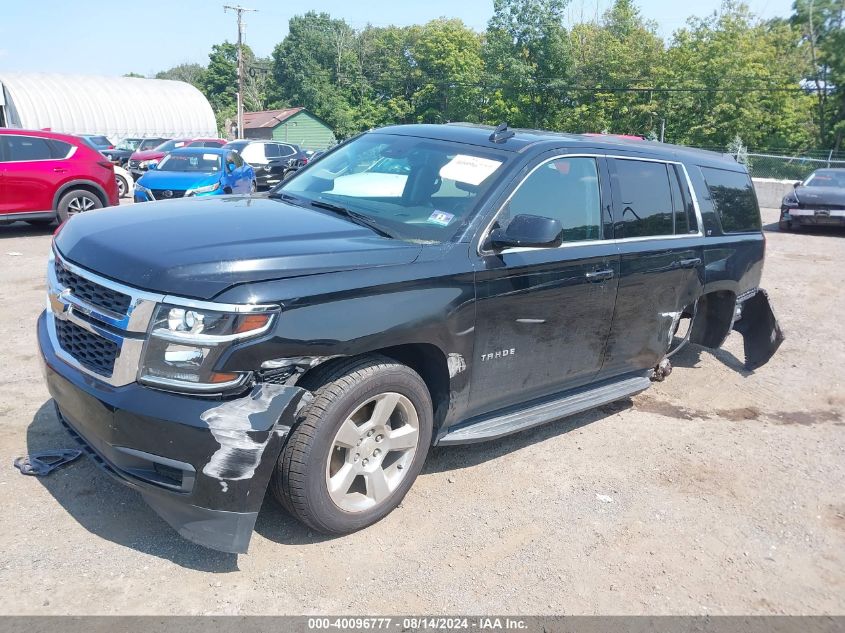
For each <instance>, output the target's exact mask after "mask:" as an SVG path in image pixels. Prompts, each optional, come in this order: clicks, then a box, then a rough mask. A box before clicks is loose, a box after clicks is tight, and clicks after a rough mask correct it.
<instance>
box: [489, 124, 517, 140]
mask: <svg viewBox="0 0 845 633" xmlns="http://www.w3.org/2000/svg"><path fill="white" fill-rule="evenodd" d="M514 136H516V132H514V131H513V130H509V129H508V124H507V123H499V125H498V126H496V129H495V130H493V133H492V134H491V135H490V142H491V143H504V142H505V141H507V140H508V139H509V138H513V137H514Z"/></svg>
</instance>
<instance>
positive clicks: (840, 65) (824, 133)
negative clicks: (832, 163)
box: [791, 0, 845, 150]
mask: <svg viewBox="0 0 845 633" xmlns="http://www.w3.org/2000/svg"><path fill="white" fill-rule="evenodd" d="M791 21H792V24H793V25H795V26H796V27H797V28H798V29H799V30H800V33H801V36H802V39H803V41H804V42H805V44H806V46H805V48H804V50H805V51H806V55H807V58H808V63H809V66H810V68H809V72H808V75H807V78H808V79H809V80H810V82H809V84H810V86H811V87H812V88H814V89H815V98H816V120H817V121H818V128H819V132H818V138H819V142H820V145H821V146H822V147H825V146H826V147H833V148H834V149H837V150H838V149H839V148H840V147H841V146H842V140H843V137H845V0H795V2H794V3H793V15H792V20H791Z"/></svg>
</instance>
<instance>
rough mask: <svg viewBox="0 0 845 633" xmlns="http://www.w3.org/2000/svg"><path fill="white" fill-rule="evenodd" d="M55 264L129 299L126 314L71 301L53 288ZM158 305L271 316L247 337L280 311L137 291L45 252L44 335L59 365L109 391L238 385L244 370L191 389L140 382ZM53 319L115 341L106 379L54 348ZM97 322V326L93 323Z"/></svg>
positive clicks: (56, 286)
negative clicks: (109, 387)
mask: <svg viewBox="0 0 845 633" xmlns="http://www.w3.org/2000/svg"><path fill="white" fill-rule="evenodd" d="M57 260H58V262H59V263H60V264H61V265H62V266H63V267H64V268H66V269H67V270H68V271H70V272H71V273H73V274H75V275H78V276H79V277H82V278H84V279H86V280H88V281H91V282H93V283H96V284H98V285H101V286H103V287H105V288H108V289H109V290H113V291H115V292H119V293H122V294H125V295H127V296H129V297H130V304H129V308H128V309H127V314H126V315H120V314H117V313H114V312H111V311H109V310H104V309H103V308H98V307H97V306H93V305H91V304H90V303H88V302H86V301H83V300H81V299H79V298H78V297H74V296H73V295H72V294H71V293H70V291H69V289H67V288H64V287H63V286H62V285H61V284H59V281H58V279H57V277H56V269H55V262H56V261H57ZM162 304H164V305H168V306H171V307H178V308H196V309H203V310H210V311H216V312H232V313H237V314H252V313H256V312H272V313H273V314H274V317H273V318H272V319H270V321H268V323H267V325H266V326H265V327H263V328H261V330H260V331H259V332H257V333H255V332H251V333H249V336H254V335H256V334H262V333H264V332H266V331H267V330H269V329H270V327H271V326H272V324H273V323H275V321H276V317H275V314H277V313H278V312H280V311H281V306H279V305H268V304H230V303H215V302H213V301H199V300H195V299H187V298H183V297H178V296H175V295H163V294H160V293H154V292H147V291H145V290H138V289H137V288H134V287H132V286H127V285H124V284H121V283H118V282H116V281H113V280H111V279H108V278H106V277H103V276H101V275H98V274H97V273H93V272H91V271H89V270H87V269H85V268H81V267H80V266H77V265H76V264H73V263H71V262H69V261H67V260H66V259H65V258H64V257H62V255H61V254H60V253H59V252H58V250H57V249H55V248H51V249H50V254H49V257H48V265H47V313H48V318H47V333H48V336H49V338H50V342H51V344H52V346H53V350H54V351H55V353H56V356H58V357H59V358H60V359H61V360H62V361H64V362H65V363H67V364H68V365H70V366H71V367H74V368H75V369H77V370H79V371H80V372H82V373H84V374H86V375H88V376H92V377H94V378H96V379H97V380H100V381H102V382H105V383H107V384H109V385H112V386H114V387H123V386H126V385H129V384H132V383H134V382H143V383H144V384H149V385H150V386H156V387H159V388H162V389H169V390H177V389H178V388H179V387H181V388H182V390H181V392H182V393H190V392H187V391H186V388H190V389H192V390H193V392H195V393H202V394H210V393H219V392H220V391H221V390H226V389H228V388H232V387H237V386H240V385H242V384H244V382H245V381H246V380H247V379H248V378H249V376H250V375H251V374H250V373H249V372H247V373H246V374H244V375H243V376H242V377H239V378H238V380H235V381H231V382H229V383H220V384H214V385H201V384H197V385H194V384H192V383H181V382H178V381H172V382H171V383H167V384H165V383H164V382H162V380H158V379H156V380H155V381H154V382H155V384H153V381H151V380H150V379H149V378H144V379H143V381H142V380H141V375H140V372H141V362H142V360H143V354H144V349H145V346H146V343H147V341H148V340H149V339H150V337H151V334H150V332H149V329H150V325H151V324H152V321H153V318H154V316H155V313H156V310H157V308H158V306H159V305H162ZM80 315H82V316H80ZM57 319H58V320H63V321H69V322H71V323H73V324H74V325H77V326H79V327H81V328H83V329H85V330H86V331H88V332H91V333H92V334H96V335H97V336H100V337H102V338H104V339H106V340H109V341H111V342H113V343H116V344H117V345H118V346H119V349H118V353H117V356H116V358H115V363H114V368H113V370H112V374H111V376H104V375H103V374H99V373H97V372H95V371H92V370H90V369H88V368H87V367H85V366H83V365H82V364H81V363H80V362H79V361H77V360H76V359H75V358H74V357H73V356H71V355H70V354H68V353H67V352H65V351H64V350H63V349H62V347H61V345H59V340H58V335H57V332H56V325H55V321H56V320H57ZM97 322H99V323H101V324H102V326H100V325H98V324H97ZM238 336H240V335H238ZM178 341H179V342H185V343H189V342H190V341H189V339H187V338H179V339H178ZM221 342H227V341H221ZM228 342H231V341H228ZM205 344H208V343H205Z"/></svg>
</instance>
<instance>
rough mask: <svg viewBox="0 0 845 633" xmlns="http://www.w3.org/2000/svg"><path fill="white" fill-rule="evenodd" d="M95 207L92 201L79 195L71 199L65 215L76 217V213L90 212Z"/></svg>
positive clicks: (88, 197)
mask: <svg viewBox="0 0 845 633" xmlns="http://www.w3.org/2000/svg"><path fill="white" fill-rule="evenodd" d="M96 206H97V205H96V203H95V202H94V200H92V199H91V197H90V196H85V195H79V196H76V197H75V198H72V199H71V201H70V202H69V203H68V205H67V213H68V215H76V214H77V213H82V212H84V211H90V210H91V209H93V208H95V207H96Z"/></svg>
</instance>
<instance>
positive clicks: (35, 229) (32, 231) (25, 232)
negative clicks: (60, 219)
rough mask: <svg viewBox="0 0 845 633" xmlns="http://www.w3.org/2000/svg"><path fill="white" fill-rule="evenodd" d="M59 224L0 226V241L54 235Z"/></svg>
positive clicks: (22, 223) (23, 223)
mask: <svg viewBox="0 0 845 633" xmlns="http://www.w3.org/2000/svg"><path fill="white" fill-rule="evenodd" d="M57 226H58V224H56V223H55V222H51V223H50V224H40V225H37V226H36V225H32V224H27V223H26V222H14V223H12V224H0V240H7V239H11V238H13V237H35V236H38V235H52V234H53V232H54V231H55V230H56V227H57Z"/></svg>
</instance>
